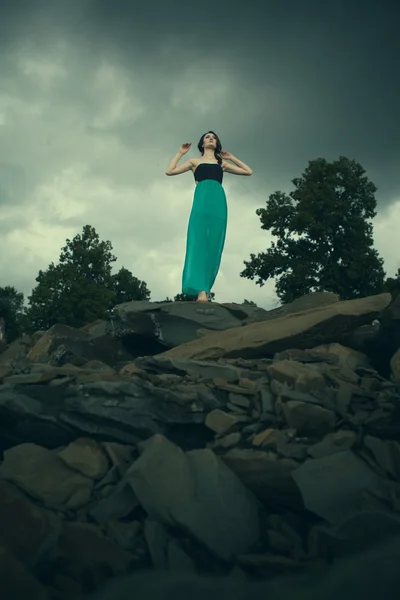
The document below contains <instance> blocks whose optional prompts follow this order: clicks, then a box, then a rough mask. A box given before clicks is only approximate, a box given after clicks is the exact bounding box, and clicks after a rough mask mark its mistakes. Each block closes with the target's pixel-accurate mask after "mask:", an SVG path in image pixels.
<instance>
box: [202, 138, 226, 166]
mask: <svg viewBox="0 0 400 600" xmlns="http://www.w3.org/2000/svg"><path fill="white" fill-rule="evenodd" d="M207 133H212V134H213V135H215V137H216V138H217V146H216V148H215V150H214V156H215V158H216V159H217V162H218V164H219V165H221V164H222V157H221V151H222V145H221V141H220V139H219V137H218V136H217V134H216V133H215V132H214V131H206V133H203V135H202V136H201V138H200V141H199V143H198V144H197V147H198V149H199V152H201V154H202V155H203V154H204V138H205V136H206V135H207Z"/></svg>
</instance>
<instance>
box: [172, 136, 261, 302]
mask: <svg viewBox="0 0 400 600" xmlns="http://www.w3.org/2000/svg"><path fill="white" fill-rule="evenodd" d="M191 145H192V144H191V143H186V144H182V146H181V147H180V150H179V152H178V154H176V156H174V158H173V159H172V160H171V162H170V164H169V165H168V168H167V170H166V171H165V174H166V175H180V174H181V173H186V172H187V171H192V173H193V175H194V178H195V182H196V188H195V192H194V198H193V206H192V211H191V213H190V219H189V226H188V232H187V242H186V258H185V266H184V269H183V275H182V292H183V293H184V294H188V295H190V296H196V295H197V302H208V299H209V293H210V290H211V288H212V286H213V285H214V281H215V278H216V277H217V273H218V270H219V266H220V264H221V256H222V251H223V249H224V244H225V234H226V225H227V216H228V214H227V213H228V211H227V205H226V196H225V192H224V188H223V187H222V177H223V172H224V171H226V172H227V173H232V174H234V175H252V174H253V171H252V170H251V169H250V167H248V166H247V165H245V164H244V163H243V162H242V161H240V160H239V159H237V158H236V157H235V156H233V154H230V153H229V152H223V151H222V146H221V142H220V140H219V138H218V136H217V135H216V134H215V133H214V132H213V131H208V132H207V133H205V134H204V135H202V136H201V138H200V141H199V143H198V145H197V147H198V149H199V152H200V153H201V157H200V158H190V159H189V160H187V161H186V162H184V163H182V164H181V165H180V166H178V162H179V160H180V159H181V158H182V156H183V155H184V154H186V153H187V152H188V151H189V150H190V147H191ZM228 160H229V161H231V162H228ZM231 163H233V164H231Z"/></svg>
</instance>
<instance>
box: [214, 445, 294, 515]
mask: <svg viewBox="0 0 400 600" xmlns="http://www.w3.org/2000/svg"><path fill="white" fill-rule="evenodd" d="M221 460H223V462H224V463H225V464H226V465H227V466H228V467H229V468H230V469H231V470H232V471H233V472H234V473H235V474H236V475H237V476H238V477H239V479H240V480H241V481H242V483H243V484H244V485H245V486H246V487H247V488H248V489H249V490H251V491H252V492H253V493H254V494H255V495H256V496H257V497H258V498H259V499H260V500H261V501H262V502H263V503H264V504H265V506H266V507H267V508H274V507H276V506H281V507H285V508H291V509H296V510H301V509H302V508H303V500H302V498H301V495H300V493H299V489H298V487H297V486H296V484H295V483H294V481H293V478H292V472H293V471H294V470H295V469H297V468H298V466H299V465H298V463H296V462H295V461H294V460H290V459H278V457H277V456H276V455H274V454H272V453H270V454H268V453H267V452H263V451H261V450H249V449H241V448H233V449H232V450H229V451H228V452H227V453H226V454H224V455H223V456H221Z"/></svg>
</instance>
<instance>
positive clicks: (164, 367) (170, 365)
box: [135, 355, 241, 383]
mask: <svg viewBox="0 0 400 600" xmlns="http://www.w3.org/2000/svg"><path fill="white" fill-rule="evenodd" d="M135 364H136V365H137V366H138V367H140V368H141V369H143V370H145V371H150V372H153V373H175V374H177V375H180V376H182V375H189V376H191V377H201V378H202V379H208V380H212V379H214V377H220V378H221V379H224V380H226V381H227V382H229V383H235V382H236V381H237V380H238V379H239V377H240V374H241V371H240V369H238V368H237V367H235V366H234V365H220V364H218V363H210V362H206V361H201V360H186V359H179V358H175V359H173V358H162V357H160V356H159V355H158V356H144V357H139V358H137V359H136V360H135Z"/></svg>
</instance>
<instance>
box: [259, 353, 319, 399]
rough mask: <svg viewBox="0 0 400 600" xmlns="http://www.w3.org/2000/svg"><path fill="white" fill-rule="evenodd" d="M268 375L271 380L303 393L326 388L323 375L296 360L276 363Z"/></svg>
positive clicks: (270, 368)
mask: <svg viewBox="0 0 400 600" xmlns="http://www.w3.org/2000/svg"><path fill="white" fill-rule="evenodd" d="M267 373H268V375H269V376H270V377H271V379H276V381H279V382H280V383H287V384H288V385H289V386H291V387H293V388H295V389H296V390H298V391H301V392H312V391H314V390H319V391H321V390H324V389H325V388H326V382H325V379H324V376H323V375H322V374H321V373H319V372H318V371H315V370H314V369H310V368H308V367H307V366H305V365H303V364H301V363H298V362H296V361H294V360H281V361H280V362H277V363H274V364H272V365H270V366H269V367H267Z"/></svg>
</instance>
